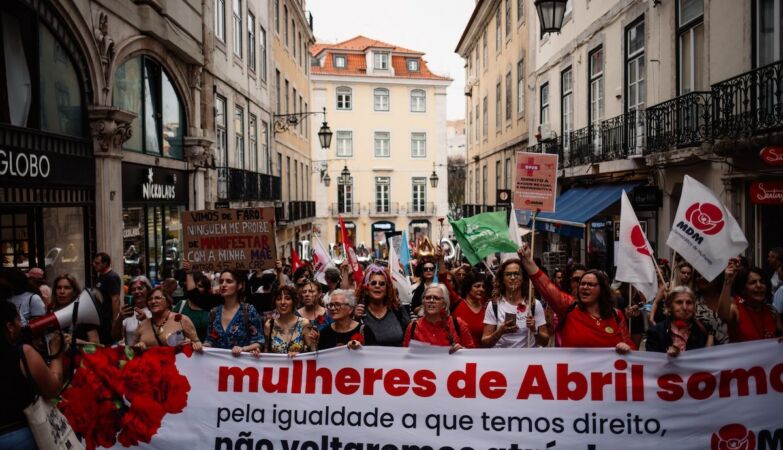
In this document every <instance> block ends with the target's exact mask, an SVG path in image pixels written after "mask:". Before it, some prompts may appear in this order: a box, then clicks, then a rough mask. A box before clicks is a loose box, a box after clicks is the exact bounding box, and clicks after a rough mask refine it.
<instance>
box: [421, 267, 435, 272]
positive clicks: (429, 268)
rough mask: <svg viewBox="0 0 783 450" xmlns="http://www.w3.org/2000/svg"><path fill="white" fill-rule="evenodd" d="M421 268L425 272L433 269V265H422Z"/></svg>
mask: <svg viewBox="0 0 783 450" xmlns="http://www.w3.org/2000/svg"><path fill="white" fill-rule="evenodd" d="M422 270H423V271H425V272H432V271H434V270H435V266H424V267H422Z"/></svg>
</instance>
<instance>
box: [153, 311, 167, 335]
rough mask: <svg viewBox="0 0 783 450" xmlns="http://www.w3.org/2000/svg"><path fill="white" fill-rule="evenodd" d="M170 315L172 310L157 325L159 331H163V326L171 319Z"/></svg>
mask: <svg viewBox="0 0 783 450" xmlns="http://www.w3.org/2000/svg"><path fill="white" fill-rule="evenodd" d="M170 315H171V311H169V312H168V313H166V317H165V318H164V319H163V322H161V323H159V324H156V325H155V326H156V327H158V333H163V327H164V326H165V325H166V322H168V321H169V316H170ZM153 323H154V322H153Z"/></svg>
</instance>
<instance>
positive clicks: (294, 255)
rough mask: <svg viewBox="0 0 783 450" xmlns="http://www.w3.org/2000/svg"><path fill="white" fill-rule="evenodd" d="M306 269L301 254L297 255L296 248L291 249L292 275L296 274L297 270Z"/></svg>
mask: <svg viewBox="0 0 783 450" xmlns="http://www.w3.org/2000/svg"><path fill="white" fill-rule="evenodd" d="M300 267H304V263H303V262H302V260H301V259H299V254H298V253H296V246H293V247H291V273H295V272H296V269H298V268H300Z"/></svg>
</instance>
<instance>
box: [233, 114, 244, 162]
mask: <svg viewBox="0 0 783 450" xmlns="http://www.w3.org/2000/svg"><path fill="white" fill-rule="evenodd" d="M234 152H235V154H234V156H235V158H236V160H235V161H234V167H236V168H238V169H244V168H245V110H244V109H242V107H241V106H235V107H234Z"/></svg>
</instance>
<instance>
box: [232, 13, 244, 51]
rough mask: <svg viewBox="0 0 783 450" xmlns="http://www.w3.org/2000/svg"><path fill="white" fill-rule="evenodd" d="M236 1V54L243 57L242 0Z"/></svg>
mask: <svg viewBox="0 0 783 450" xmlns="http://www.w3.org/2000/svg"><path fill="white" fill-rule="evenodd" d="M233 1H234V3H233V5H234V29H233V30H232V31H233V33H234V54H235V55H237V56H239V57H240V58H241V57H242V0H233Z"/></svg>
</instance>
